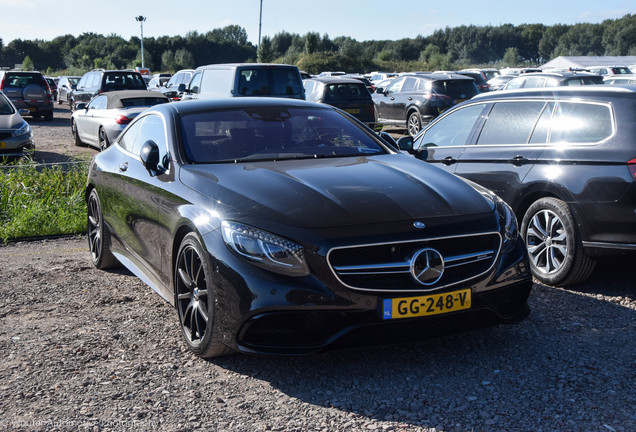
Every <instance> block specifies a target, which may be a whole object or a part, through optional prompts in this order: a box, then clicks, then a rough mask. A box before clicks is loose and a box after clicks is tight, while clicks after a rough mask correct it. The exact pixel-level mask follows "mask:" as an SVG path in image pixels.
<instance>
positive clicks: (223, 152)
mask: <svg viewBox="0 0 636 432" xmlns="http://www.w3.org/2000/svg"><path fill="white" fill-rule="evenodd" d="M182 132H183V147H184V151H185V154H186V155H187V157H188V159H190V160H191V161H192V162H194V163H210V162H227V161H234V160H281V159H298V158H316V157H340V156H360V155H372V154H379V153H386V150H385V149H384V148H383V147H381V146H380V145H379V144H378V143H377V142H376V141H375V140H374V139H373V138H371V136H370V135H369V134H367V133H366V132H365V131H364V130H363V129H361V128H360V127H358V126H357V125H356V124H354V123H352V122H351V120H349V119H348V118H346V117H344V116H343V115H341V114H339V113H338V112H337V111H334V110H331V109H312V108H279V107H254V108H247V109H236V110H229V111H211V112H202V113H195V114H189V115H185V116H183V118H182Z"/></svg>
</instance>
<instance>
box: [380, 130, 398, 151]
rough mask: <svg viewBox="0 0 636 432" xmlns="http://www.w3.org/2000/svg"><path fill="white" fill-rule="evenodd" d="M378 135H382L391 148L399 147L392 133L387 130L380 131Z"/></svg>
mask: <svg viewBox="0 0 636 432" xmlns="http://www.w3.org/2000/svg"><path fill="white" fill-rule="evenodd" d="M378 135H379V136H380V138H382V140H384V142H385V143H387V144H388V145H389V146H390V147H391V148H393V150H397V149H398V143H396V142H395V139H393V137H392V136H391V135H389V134H388V133H386V132H380V133H379V134H378Z"/></svg>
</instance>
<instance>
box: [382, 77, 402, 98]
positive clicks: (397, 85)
mask: <svg viewBox="0 0 636 432" xmlns="http://www.w3.org/2000/svg"><path fill="white" fill-rule="evenodd" d="M405 79H406V78H404V77H402V78H398V79H396V80H395V81H393V82H391V84H389V86H388V87H387V88H386V90H384V93H387V94H388V93H399V92H400V89H401V88H402V84H404V80H405Z"/></svg>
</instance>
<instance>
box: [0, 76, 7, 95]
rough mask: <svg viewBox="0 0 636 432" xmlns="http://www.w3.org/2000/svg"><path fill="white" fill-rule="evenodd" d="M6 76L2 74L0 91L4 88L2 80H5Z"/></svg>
mask: <svg viewBox="0 0 636 432" xmlns="http://www.w3.org/2000/svg"><path fill="white" fill-rule="evenodd" d="M6 79H7V77H6V76H4V77H2V79H1V80H0V91H2V90H4V80H6Z"/></svg>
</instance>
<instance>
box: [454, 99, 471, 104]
mask: <svg viewBox="0 0 636 432" xmlns="http://www.w3.org/2000/svg"><path fill="white" fill-rule="evenodd" d="M465 100H468V99H455V105H457V104H458V103H461V102H464V101H465Z"/></svg>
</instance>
